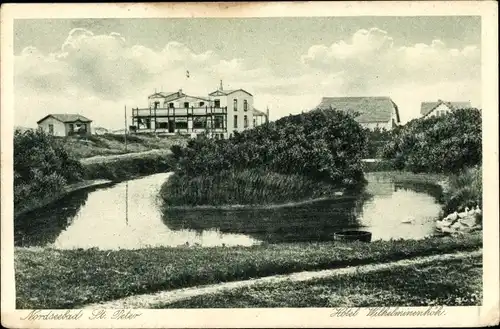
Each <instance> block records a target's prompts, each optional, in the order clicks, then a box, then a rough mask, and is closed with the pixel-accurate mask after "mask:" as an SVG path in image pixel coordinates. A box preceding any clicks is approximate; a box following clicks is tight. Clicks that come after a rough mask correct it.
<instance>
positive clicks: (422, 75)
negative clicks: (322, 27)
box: [301, 28, 481, 119]
mask: <svg viewBox="0 0 500 329" xmlns="http://www.w3.org/2000/svg"><path fill="white" fill-rule="evenodd" d="M301 62H302V64H303V65H304V67H306V68H308V69H309V70H311V71H318V72H330V73H337V74H338V75H337V76H338V77H339V78H340V79H341V80H342V83H341V84H340V86H339V88H338V89H335V90H333V89H332V91H331V94H332V96H333V95H339V96H342V95H388V96H393V95H395V97H397V98H399V99H400V100H401V102H402V103H403V106H402V112H403V113H404V115H403V116H404V117H406V119H410V118H411V117H414V116H417V115H418V113H416V110H415V108H416V107H418V106H419V104H420V102H421V101H425V100H430V101H432V100H437V99H438V98H442V99H450V100H472V101H473V102H475V103H476V104H477V103H480V97H479V95H480V90H481V76H480V75H481V54H480V49H479V48H478V47H477V46H475V45H468V46H465V47H463V48H462V49H456V48H449V47H448V46H447V45H446V44H445V43H444V42H443V41H441V40H431V41H430V42H429V43H428V44H425V43H418V44H414V45H409V46H397V45H396V44H395V42H394V40H393V38H392V37H390V36H389V35H388V33H387V32H386V31H383V30H380V29H378V28H371V29H369V30H365V29H362V30H359V31H357V32H356V33H354V35H353V36H352V38H351V40H348V41H344V40H340V41H338V42H335V43H333V44H332V45H329V46H327V45H313V46H311V47H310V48H309V49H308V51H307V53H306V54H304V55H303V56H302V57H301ZM458 97H459V98H458ZM410 99H411V100H412V102H413V103H411V104H410V102H409V100H410ZM405 112H406V113H405Z"/></svg>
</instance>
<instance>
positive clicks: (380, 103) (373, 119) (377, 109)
mask: <svg viewBox="0 0 500 329" xmlns="http://www.w3.org/2000/svg"><path fill="white" fill-rule="evenodd" d="M316 108H319V109H334V110H337V111H343V112H345V113H349V114H351V115H353V116H354V120H356V121H357V122H358V123H359V124H360V125H361V126H363V127H364V128H368V129H370V130H374V129H376V128H379V129H385V130H391V129H392V128H394V127H395V126H398V125H400V124H401V120H400V118H399V109H398V107H397V105H396V103H394V102H393V101H392V99H391V98H390V97H323V99H322V100H321V103H320V104H319V105H318V106H317V107H316Z"/></svg>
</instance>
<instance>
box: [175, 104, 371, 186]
mask: <svg viewBox="0 0 500 329" xmlns="http://www.w3.org/2000/svg"><path fill="white" fill-rule="evenodd" d="M365 146H366V133H365V131H364V130H363V129H362V128H361V126H360V125H359V124H358V123H357V122H355V121H354V119H353V118H352V117H351V116H349V115H347V114H345V113H343V112H340V111H334V110H314V111H310V112H307V113H303V114H299V115H290V116H288V117H284V118H282V119H280V120H278V121H276V122H272V123H269V124H266V125H262V126H259V127H256V128H254V129H251V130H247V131H244V132H242V133H235V134H234V137H232V138H230V139H227V140H213V139H208V138H199V139H193V140H190V141H189V142H188V144H187V146H186V147H183V148H175V149H172V151H173V153H174V156H175V158H176V159H177V160H178V167H177V170H176V172H177V173H178V174H180V175H188V176H191V177H194V176H199V175H215V174H218V173H219V172H221V171H225V170H243V169H255V168H262V169H266V170H269V171H273V172H276V173H280V174H288V175H293V174H297V175H305V176H308V177H309V178H311V179H313V180H316V181H327V182H330V183H335V184H342V185H355V184H357V183H359V182H360V181H362V180H363V173H362V165H361V159H362V158H363V155H364V152H365Z"/></svg>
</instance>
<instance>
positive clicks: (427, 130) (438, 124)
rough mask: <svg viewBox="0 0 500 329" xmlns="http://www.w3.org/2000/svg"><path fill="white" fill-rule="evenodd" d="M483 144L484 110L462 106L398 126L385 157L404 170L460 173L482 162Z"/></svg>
mask: <svg viewBox="0 0 500 329" xmlns="http://www.w3.org/2000/svg"><path fill="white" fill-rule="evenodd" d="M481 147H482V139H481V113H480V111H479V110H478V109H459V110H454V111H452V112H451V113H449V114H446V115H444V116H441V117H430V118H420V119H415V120H412V121H410V122H409V123H408V124H406V125H405V126H403V127H398V128H396V129H395V130H394V131H392V132H391V139H390V141H388V142H387V143H386V145H385V147H384V148H383V151H382V156H383V157H384V158H386V159H391V160H393V161H394V165H395V167H396V169H400V170H402V169H405V170H410V171H413V172H444V173H449V172H451V173H458V172H460V171H462V170H464V169H465V168H467V167H471V166H475V165H478V164H481V157H482V149H481Z"/></svg>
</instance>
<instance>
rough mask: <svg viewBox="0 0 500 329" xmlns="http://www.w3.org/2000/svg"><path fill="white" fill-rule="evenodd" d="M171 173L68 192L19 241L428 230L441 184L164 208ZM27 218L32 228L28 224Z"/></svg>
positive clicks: (168, 240)
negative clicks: (299, 201)
mask: <svg viewBox="0 0 500 329" xmlns="http://www.w3.org/2000/svg"><path fill="white" fill-rule="evenodd" d="M169 175H170V174H168V173H165V174H156V175H151V176H147V177H143V178H140V179H135V180H130V181H128V182H123V183H118V184H115V185H112V186H109V187H105V188H94V189H91V190H86V191H79V192H76V193H73V194H71V195H69V196H68V197H66V198H64V199H63V200H61V201H60V202H58V203H57V204H54V205H52V206H49V207H45V208H44V209H42V210H37V211H36V212H32V213H29V214H25V215H23V216H22V217H20V218H17V219H16V225H15V243H16V245H18V246H50V247H53V248H58V249H73V248H94V247H96V248H99V249H105V250H106V249H137V248H144V247H149V246H194V245H196V246H201V247H209V246H222V245H225V246H235V245H243V246H250V245H254V244H259V243H262V242H269V243H280V242H295V241H327V240H332V239H333V233H334V232H337V231H339V230H343V229H349V228H362V229H363V230H367V231H370V232H372V235H373V240H377V239H384V240H387V239H391V238H394V239H399V238H404V239H421V238H423V237H425V236H428V235H431V234H432V233H433V230H434V219H435V218H436V216H437V215H438V214H439V211H440V205H439V203H438V202H437V199H438V197H439V194H440V189H439V188H438V187H436V186H434V185H429V184H421V183H418V184H417V183H403V182H398V181H392V180H390V179H387V178H384V177H382V176H380V175H379V174H369V175H367V179H368V181H369V183H368V185H367V187H366V189H365V191H364V192H363V193H360V194H359V195H355V196H344V197H339V198H336V199H333V200H323V201H319V202H315V203H310V204H304V205H300V206H295V207H286V208H275V209H235V210H230V211H228V210H217V209H209V210H206V209H205V210H201V209H197V210H194V209H190V210H172V209H170V210H164V209H162V204H161V200H160V199H159V197H158V194H159V193H158V192H159V189H160V187H161V185H162V184H163V182H164V181H165V180H166V179H167V178H168V176H169ZM27 223H29V225H27Z"/></svg>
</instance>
